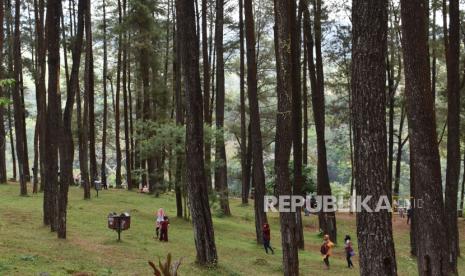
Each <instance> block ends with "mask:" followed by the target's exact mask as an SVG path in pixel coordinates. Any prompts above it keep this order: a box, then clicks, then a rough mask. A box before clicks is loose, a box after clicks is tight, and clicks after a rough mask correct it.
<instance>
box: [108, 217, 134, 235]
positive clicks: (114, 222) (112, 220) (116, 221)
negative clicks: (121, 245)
mask: <svg viewBox="0 0 465 276" xmlns="http://www.w3.org/2000/svg"><path fill="white" fill-rule="evenodd" d="M130 227H131V216H130V215H129V213H121V214H120V215H118V214H117V213H115V212H113V213H110V214H108V228H109V229H112V230H115V231H116V232H118V241H120V240H121V232H122V231H125V230H128V229H129V228H130Z"/></svg>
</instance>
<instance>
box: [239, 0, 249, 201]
mask: <svg viewBox="0 0 465 276" xmlns="http://www.w3.org/2000/svg"><path fill="white" fill-rule="evenodd" d="M243 6H244V0H239V43H240V53H239V55H240V57H239V59H240V65H239V79H240V112H241V138H240V141H241V143H240V144H241V179H242V194H241V195H242V204H248V203H249V189H250V187H249V184H250V181H249V179H248V178H247V174H246V171H247V163H246V158H247V157H246V156H247V129H246V128H247V125H246V120H247V118H246V115H245V76H244V75H245V46H244V7H243Z"/></svg>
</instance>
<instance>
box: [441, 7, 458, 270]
mask: <svg viewBox="0 0 465 276" xmlns="http://www.w3.org/2000/svg"><path fill="white" fill-rule="evenodd" d="M459 13H460V12H459V1H458V0H450V1H449V18H450V20H449V37H448V41H449V43H448V48H447V50H446V63H447V169H446V191H445V192H446V193H445V194H446V196H445V211H446V223H447V241H448V242H449V245H448V247H449V258H448V259H449V270H450V272H451V273H455V274H457V256H458V255H459V233H458V226H457V194H458V186H459V174H460V72H459V70H460V68H459V67H460V66H459V62H460V14H459Z"/></svg>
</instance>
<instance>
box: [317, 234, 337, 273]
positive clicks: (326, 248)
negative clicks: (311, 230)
mask: <svg viewBox="0 0 465 276" xmlns="http://www.w3.org/2000/svg"><path fill="white" fill-rule="evenodd" d="M333 247H334V243H333V242H332V241H331V240H330V239H329V235H324V237H323V244H322V245H321V248H320V253H321V255H323V262H324V263H325V265H326V269H329V257H330V256H331V255H332V253H333Z"/></svg>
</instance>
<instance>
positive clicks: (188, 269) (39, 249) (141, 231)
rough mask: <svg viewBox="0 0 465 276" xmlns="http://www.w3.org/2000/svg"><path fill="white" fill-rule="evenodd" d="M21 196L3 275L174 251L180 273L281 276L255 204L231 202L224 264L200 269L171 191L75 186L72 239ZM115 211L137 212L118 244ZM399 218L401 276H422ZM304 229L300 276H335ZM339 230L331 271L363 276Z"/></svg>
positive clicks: (349, 227)
mask: <svg viewBox="0 0 465 276" xmlns="http://www.w3.org/2000/svg"><path fill="white" fill-rule="evenodd" d="M18 194H19V187H18V185H16V184H8V185H0V275H8V276H9V275H81V276H84V275H153V273H151V269H150V267H149V266H148V264H147V261H148V260H153V261H155V262H156V263H158V259H159V258H162V259H165V257H166V255H167V253H169V252H170V253H171V254H172V255H173V258H174V259H175V260H177V259H180V258H182V264H181V267H180V271H179V272H180V274H181V275H282V265H281V261H282V251H281V249H280V248H281V245H280V233H279V222H278V215H277V214H271V215H270V225H271V231H272V240H271V244H272V246H273V247H275V248H276V254H275V255H266V254H265V251H264V250H263V248H262V247H261V246H258V245H257V244H256V243H255V239H254V238H255V226H254V217H253V205H252V204H250V205H249V206H242V205H241V202H240V200H237V199H231V210H232V214H233V216H232V217H224V218H221V217H216V216H215V217H214V227H215V238H216V244H217V249H218V256H219V265H218V267H217V268H215V269H201V268H199V267H198V266H196V265H195V262H194V261H195V249H194V241H193V233H192V227H191V224H190V223H189V222H188V221H186V220H184V219H179V218H176V217H175V214H176V209H175V208H176V205H175V199H174V195H172V194H166V195H162V196H161V197H159V198H154V197H152V196H149V195H145V194H139V193H137V192H127V191H123V190H108V191H101V192H100V195H99V197H98V198H96V197H93V198H92V199H91V200H88V201H85V200H83V199H82V197H83V192H82V190H81V189H79V188H76V187H71V188H70V193H69V212H68V239H67V240H65V241H64V240H58V239H57V238H56V235H55V234H54V233H50V231H49V228H47V227H44V226H43V225H42V194H38V195H31V196H28V197H20V196H18ZM93 196H95V193H93ZM161 207H162V208H164V209H165V211H166V212H167V215H168V216H169V217H170V223H171V224H170V229H169V242H168V243H161V242H159V241H158V240H155V239H154V237H153V236H154V213H155V211H156V210H157V209H158V208H161ZM112 211H116V212H122V211H128V212H130V213H131V217H132V221H131V229H130V230H128V231H125V232H123V233H122V242H117V241H116V239H117V234H116V233H115V232H114V231H112V230H109V229H108V228H107V215H108V213H110V212H112ZM213 213H215V212H213ZM393 221H394V235H395V247H396V258H397V264H398V271H399V275H417V272H416V270H417V266H416V262H415V259H413V258H412V257H411V256H410V253H409V248H410V243H409V232H408V231H409V230H408V227H407V225H406V220H405V219H400V218H399V217H397V216H394V219H393ZM304 224H305V250H304V251H301V252H300V254H299V261H300V269H301V275H328V271H326V270H324V267H323V262H322V259H321V256H320V252H319V249H320V242H321V237H320V236H319V235H318V229H317V227H316V226H317V219H316V217H315V216H310V217H304ZM337 227H338V235H339V237H338V242H339V245H338V246H337V247H336V248H335V249H334V256H333V257H332V258H331V269H330V274H332V275H359V270H358V257H357V255H356V256H355V257H354V258H353V259H354V264H355V269H352V270H351V269H348V268H346V261H345V253H344V249H343V246H342V239H343V237H344V235H345V234H350V235H351V236H352V237H353V240H354V243H356V238H355V237H356V232H355V215H350V214H338V215H337ZM459 227H460V230H459V231H460V234H461V250H462V252H465V235H464V233H465V221H464V220H463V219H460V221H459ZM355 248H357V247H356V245H355ZM356 253H358V252H356ZM42 272H46V273H42ZM41 273H42V274H41ZM459 274H460V275H465V259H464V258H461V259H460V261H459Z"/></svg>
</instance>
